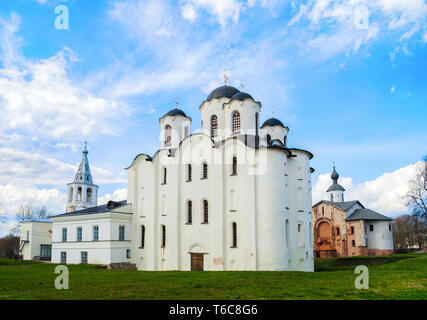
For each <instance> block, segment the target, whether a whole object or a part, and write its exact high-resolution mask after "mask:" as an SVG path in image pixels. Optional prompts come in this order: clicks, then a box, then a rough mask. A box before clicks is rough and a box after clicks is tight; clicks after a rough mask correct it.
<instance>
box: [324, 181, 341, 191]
mask: <svg viewBox="0 0 427 320" xmlns="http://www.w3.org/2000/svg"><path fill="white" fill-rule="evenodd" d="M335 190H342V191H345V189H344V187H343V186H341V185H340V184H338V183H333V184H332V185H331V186H330V187H329V188H328V190H326V192H329V191H335Z"/></svg>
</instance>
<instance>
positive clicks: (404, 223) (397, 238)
mask: <svg viewBox="0 0 427 320" xmlns="http://www.w3.org/2000/svg"><path fill="white" fill-rule="evenodd" d="M410 218H411V216H410V215H408V214H404V215H401V216H399V217H396V218H394V219H393V220H394V221H393V242H394V248H395V249H408V247H409V246H410V244H409V242H410V239H409V235H410V231H409V219H410Z"/></svg>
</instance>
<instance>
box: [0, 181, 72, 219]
mask: <svg viewBox="0 0 427 320" xmlns="http://www.w3.org/2000/svg"><path fill="white" fill-rule="evenodd" d="M26 202H28V203H31V205H32V206H33V207H42V206H45V207H46V208H47V209H48V211H50V213H52V214H60V213H63V212H64V210H65V205H66V204H67V197H66V195H65V194H64V193H62V192H60V191H59V190H58V189H55V188H52V189H38V188H36V187H34V186H33V185H30V184H17V183H10V184H6V185H0V205H1V207H2V209H3V210H4V212H5V213H6V216H7V217H8V218H9V219H14V218H15V214H16V213H17V212H18V210H19V208H20V206H21V205H22V204H23V203H26Z"/></svg>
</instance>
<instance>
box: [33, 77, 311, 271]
mask: <svg viewBox="0 0 427 320" xmlns="http://www.w3.org/2000/svg"><path fill="white" fill-rule="evenodd" d="M176 107H177V106H176ZM176 107H175V109H173V110H171V111H169V112H168V113H167V114H165V115H164V116H163V117H162V118H160V120H159V122H160V140H161V145H160V150H158V151H157V152H156V153H155V154H154V155H153V156H150V155H147V154H144V153H141V154H139V155H138V156H136V158H135V159H134V161H133V162H132V164H131V165H130V167H129V168H127V171H128V197H127V200H123V201H118V202H114V201H109V202H108V204H104V205H100V206H97V193H98V186H96V185H95V184H93V181H92V176H91V173H90V168H89V162H88V158H87V154H88V151H87V149H86V147H85V149H84V151H83V158H82V161H81V163H80V166H79V168H78V170H77V174H76V176H75V179H74V181H73V182H72V183H70V184H69V185H68V190H69V192H68V194H69V198H68V204H67V207H66V213H64V214H61V215H57V216H54V217H51V220H52V230H53V234H52V240H51V242H52V262H54V263H92V264H111V263H122V262H128V263H131V264H134V265H136V267H137V269H138V270H212V271H214V270H217V271H220V270H300V271H313V270H314V265H313V238H312V234H313V233H312V216H311V209H312V208H311V205H312V204H311V173H312V172H313V169H312V168H311V167H310V159H311V158H312V157H313V156H312V154H311V153H310V152H308V151H305V150H301V149H298V148H291V147H288V146H287V140H288V139H287V138H288V132H289V128H288V127H286V126H284V125H283V123H282V122H281V121H279V120H277V119H274V118H270V119H268V120H267V121H265V122H264V124H263V125H262V126H260V125H259V119H260V113H261V103H260V102H257V101H255V100H254V99H253V98H252V96H251V95H249V94H247V93H244V92H241V91H239V90H237V89H236V88H234V87H231V86H228V85H226V84H225V85H224V86H221V87H219V88H217V89H215V90H214V91H212V93H211V94H209V96H208V97H207V99H206V100H205V101H203V102H202V104H201V105H200V112H201V130H199V131H198V132H196V133H191V132H192V131H191V123H192V120H191V118H190V117H188V116H187V115H186V114H185V113H184V112H183V111H182V110H179V109H178V108H176ZM29 245H31V243H30V244H29ZM34 245H37V243H36V242H34ZM30 258H31V257H30Z"/></svg>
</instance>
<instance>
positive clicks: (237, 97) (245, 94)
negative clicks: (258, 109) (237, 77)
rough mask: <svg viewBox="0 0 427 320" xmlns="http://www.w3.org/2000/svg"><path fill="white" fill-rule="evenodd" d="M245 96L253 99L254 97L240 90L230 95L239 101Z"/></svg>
mask: <svg viewBox="0 0 427 320" xmlns="http://www.w3.org/2000/svg"><path fill="white" fill-rule="evenodd" d="M247 98H249V99H252V100H254V98H252V96H251V95H250V94H249V93H246V92H242V91H240V92H238V93H236V94H235V95H234V96H232V97H231V100H233V99H237V100H239V101H243V100H245V99H247Z"/></svg>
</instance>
